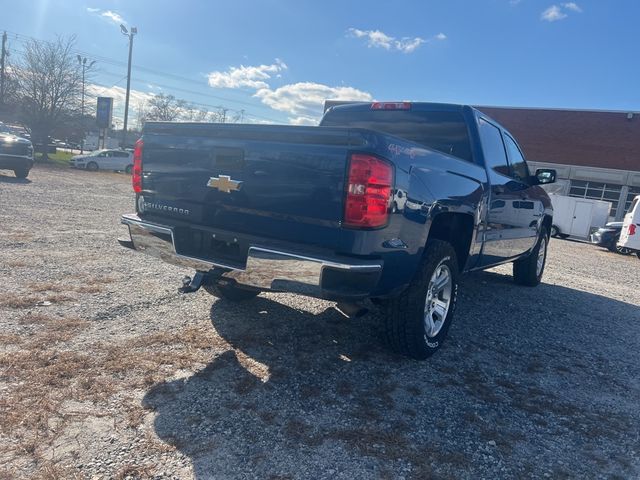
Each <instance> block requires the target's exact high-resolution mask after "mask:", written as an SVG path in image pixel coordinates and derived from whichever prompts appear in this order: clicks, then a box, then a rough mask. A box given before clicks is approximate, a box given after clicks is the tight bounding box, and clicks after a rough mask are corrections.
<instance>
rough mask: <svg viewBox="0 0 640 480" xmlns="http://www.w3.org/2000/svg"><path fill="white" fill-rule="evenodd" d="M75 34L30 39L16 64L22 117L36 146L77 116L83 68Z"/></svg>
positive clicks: (20, 115) (18, 97) (44, 143)
mask: <svg viewBox="0 0 640 480" xmlns="http://www.w3.org/2000/svg"><path fill="white" fill-rule="evenodd" d="M74 45H75V37H74V36H71V37H69V38H66V39H65V38H63V37H58V38H57V40H56V41H54V42H37V41H34V40H30V41H29V42H27V44H26V45H25V52H24V54H23V56H22V59H21V61H20V62H19V63H18V64H17V65H16V68H15V78H16V84H17V88H16V96H17V104H18V107H19V118H20V120H21V121H22V123H23V124H24V126H25V127H26V128H27V130H29V132H30V133H31V138H32V140H33V141H34V143H35V144H36V145H44V146H45V148H44V152H43V153H44V157H45V158H46V156H47V154H46V145H47V143H48V140H49V137H50V136H51V134H52V132H53V131H54V130H55V129H56V126H58V125H60V124H62V123H64V122H67V121H69V120H70V119H72V118H74V117H77V115H78V113H79V111H80V103H81V95H82V69H81V66H80V65H79V64H78V62H77V59H76V55H75V54H73V53H72V50H73V47H74Z"/></svg>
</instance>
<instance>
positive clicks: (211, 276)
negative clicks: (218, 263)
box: [178, 268, 227, 293]
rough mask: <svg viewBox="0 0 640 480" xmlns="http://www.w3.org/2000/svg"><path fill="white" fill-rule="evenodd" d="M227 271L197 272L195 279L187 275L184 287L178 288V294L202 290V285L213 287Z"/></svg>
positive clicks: (183, 282)
mask: <svg viewBox="0 0 640 480" xmlns="http://www.w3.org/2000/svg"><path fill="white" fill-rule="evenodd" d="M226 271H227V270H224V269H222V268H214V269H213V270H211V271H209V272H196V273H195V275H194V276H193V278H191V277H189V276H188V275H186V276H184V277H182V287H180V288H178V293H193V292H197V291H198V290H200V287H201V286H202V285H213V284H215V283H216V282H217V281H218V280H220V278H221V277H222V275H223V274H224V273H225V272H226Z"/></svg>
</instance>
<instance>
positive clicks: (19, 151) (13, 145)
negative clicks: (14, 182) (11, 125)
mask: <svg viewBox="0 0 640 480" xmlns="http://www.w3.org/2000/svg"><path fill="white" fill-rule="evenodd" d="M31 167H33V145H32V144H31V141H29V140H27V139H26V138H22V137H18V136H16V135H14V134H12V133H10V132H8V131H6V130H2V129H1V126H0V169H7V170H13V172H14V173H15V174H16V177H17V178H27V176H28V175H29V171H30V170H31Z"/></svg>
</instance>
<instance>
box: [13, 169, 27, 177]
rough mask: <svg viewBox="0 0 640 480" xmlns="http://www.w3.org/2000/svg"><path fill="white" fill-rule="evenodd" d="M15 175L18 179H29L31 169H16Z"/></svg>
mask: <svg viewBox="0 0 640 480" xmlns="http://www.w3.org/2000/svg"><path fill="white" fill-rule="evenodd" d="M13 173H14V174H15V176H16V178H27V177H28V176H29V169H28V168H16V169H15V170H14V171H13Z"/></svg>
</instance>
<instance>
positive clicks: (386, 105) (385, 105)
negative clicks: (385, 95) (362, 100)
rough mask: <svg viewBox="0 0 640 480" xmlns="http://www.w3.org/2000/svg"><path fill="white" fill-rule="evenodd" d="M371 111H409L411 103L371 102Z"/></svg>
mask: <svg viewBox="0 0 640 480" xmlns="http://www.w3.org/2000/svg"><path fill="white" fill-rule="evenodd" d="M371 110H411V102H373V103H372V104H371Z"/></svg>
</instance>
